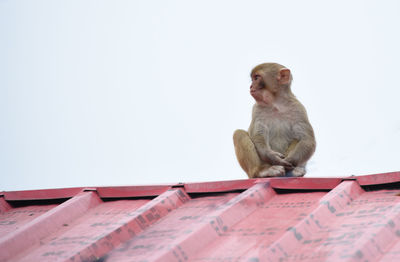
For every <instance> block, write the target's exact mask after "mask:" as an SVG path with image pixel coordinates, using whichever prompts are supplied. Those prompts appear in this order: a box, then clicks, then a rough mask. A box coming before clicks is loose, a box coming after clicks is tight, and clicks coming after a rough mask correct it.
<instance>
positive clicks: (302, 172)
mask: <svg viewBox="0 0 400 262" xmlns="http://www.w3.org/2000/svg"><path fill="white" fill-rule="evenodd" d="M292 174H293V176H294V177H301V176H304V175H305V174H306V169H305V168H304V167H300V166H297V167H295V168H294V169H293V170H292Z"/></svg>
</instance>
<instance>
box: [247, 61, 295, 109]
mask: <svg viewBox="0 0 400 262" xmlns="http://www.w3.org/2000/svg"><path fill="white" fill-rule="evenodd" d="M250 77H251V81H252V82H251V86H250V94H251V96H252V97H253V98H254V99H255V100H256V102H258V103H266V104H270V103H272V102H273V101H274V99H275V98H276V97H278V96H281V95H287V94H291V90H290V85H291V83H292V79H293V78H292V74H291V73H290V70H289V69H287V68H286V67H284V66H283V65H280V64H277V63H264V64H260V65H258V66H256V67H254V69H253V70H252V71H251V74H250Z"/></svg>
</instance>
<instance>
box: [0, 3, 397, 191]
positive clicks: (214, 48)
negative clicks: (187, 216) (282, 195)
mask: <svg viewBox="0 0 400 262" xmlns="http://www.w3.org/2000/svg"><path fill="white" fill-rule="evenodd" d="M399 14H400V1H396V0H393V1H385V0H376V1H349V0H339V1H338V0H335V1H320V0H315V1H309V0H303V1H295V0H293V1H287V0H282V1H253V0H248V1H232V0H226V1H215V0H202V1H188V0H182V1H176V0H160V1H132V0H129V1H128V0H127V1H118V0H115V1H111V0H110V1H101V0H91V1H88V0H65V1H55V0H43V1H39V0H0V190H24V189H40V188H60V187H72V186H113V185H139V184H140V185H142V184H160V183H176V182H193V181H216V180H231V179H245V178H247V176H246V174H245V173H244V172H243V171H242V170H241V168H240V166H239V164H238V163H237V161H236V157H235V154H234V149H233V144H232V134H233V132H234V130H235V129H238V128H242V129H247V128H248V126H249V124H250V118H251V107H252V105H253V99H252V98H251V96H250V95H249V86H250V77H249V73H250V70H251V69H252V67H253V66H255V65H257V64H259V63H263V62H278V63H280V64H283V65H285V66H286V67H288V68H290V69H291V71H292V73H293V77H294V81H293V85H292V90H293V92H294V93H295V95H296V96H297V97H298V98H299V100H300V101H301V102H302V103H303V104H304V106H305V107H306V109H307V111H308V114H309V118H310V121H311V123H312V125H313V127H314V130H315V134H316V138H317V150H316V152H315V154H314V156H313V158H312V159H311V161H310V162H309V164H308V173H307V175H306V176H307V177H332V176H340V177H341V176H349V175H363V174H373V173H381V172H390V171H400V160H399V153H398V150H399V149H400V117H399V111H400V110H399V102H398V101H399V98H400V91H399V90H400V84H399V82H398V81H399V79H398V78H399V70H400V66H399V61H400V16H399Z"/></svg>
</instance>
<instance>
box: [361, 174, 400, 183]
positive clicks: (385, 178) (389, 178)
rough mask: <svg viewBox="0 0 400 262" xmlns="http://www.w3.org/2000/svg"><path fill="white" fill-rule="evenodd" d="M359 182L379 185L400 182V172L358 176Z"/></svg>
mask: <svg viewBox="0 0 400 262" xmlns="http://www.w3.org/2000/svg"><path fill="white" fill-rule="evenodd" d="M354 178H356V179H357V181H358V183H359V184H360V185H362V186H367V185H377V184H389V183H395V182H400V172H390V173H382V174H374V175H366V176H356V177H354Z"/></svg>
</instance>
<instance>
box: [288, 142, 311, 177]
mask: <svg viewBox="0 0 400 262" xmlns="http://www.w3.org/2000/svg"><path fill="white" fill-rule="evenodd" d="M298 143H299V141H297V140H294V141H293V142H292V143H290V145H289V147H288V149H287V150H286V152H285V156H288V155H289V153H290V152H291V151H292V150H294V148H295V147H296V145H297V144H298ZM289 174H290V176H293V177H302V176H304V175H305V174H306V168H305V167H304V166H296V167H294V168H293V170H289Z"/></svg>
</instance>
